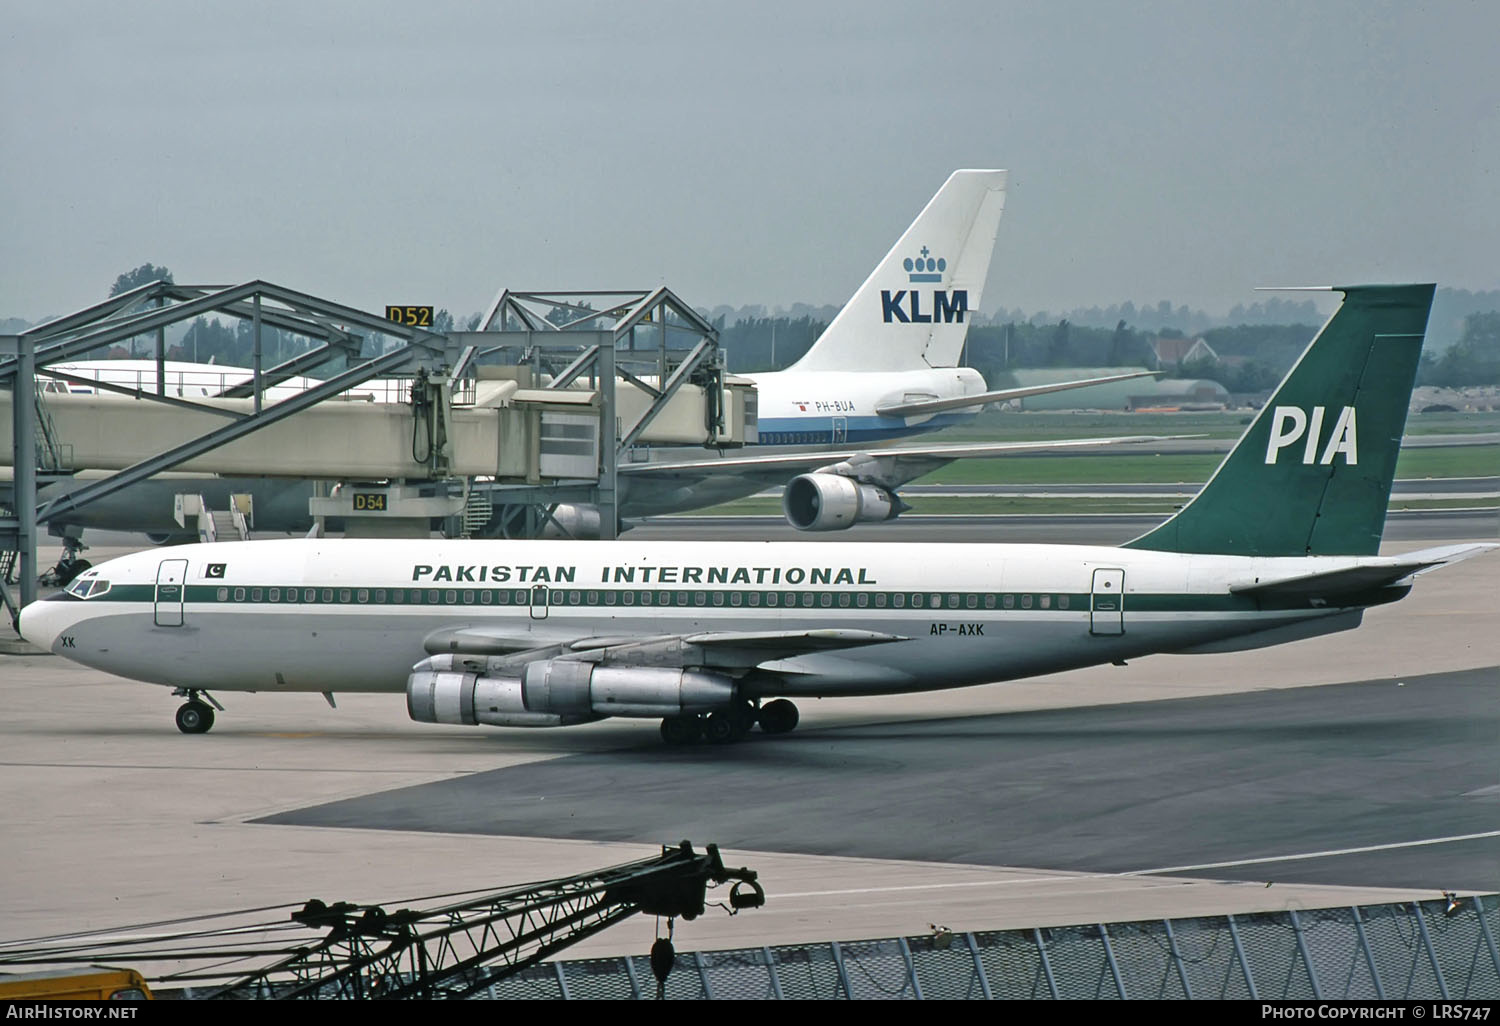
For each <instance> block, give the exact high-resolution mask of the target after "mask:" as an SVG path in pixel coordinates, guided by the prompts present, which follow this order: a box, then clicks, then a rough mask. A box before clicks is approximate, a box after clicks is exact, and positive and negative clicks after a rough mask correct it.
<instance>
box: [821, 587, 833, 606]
mask: <svg viewBox="0 0 1500 1026" xmlns="http://www.w3.org/2000/svg"><path fill="white" fill-rule="evenodd" d="M818 605H820V606H822V607H823V608H825V609H826V608H828V607H829V606H831V605H833V596H832V595H830V594H829V593H828V592H826V591H825V592H823V594H821V595H819V596H818Z"/></svg>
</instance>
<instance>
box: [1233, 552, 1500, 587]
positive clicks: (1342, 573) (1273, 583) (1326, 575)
mask: <svg viewBox="0 0 1500 1026" xmlns="http://www.w3.org/2000/svg"><path fill="white" fill-rule="evenodd" d="M1495 548H1500V545H1495V544H1490V543H1486V544H1478V545H1443V546H1440V547H1438V548H1434V549H1422V550H1421V551H1419V552H1411V553H1407V554H1406V555H1403V556H1392V557H1390V558H1388V559H1380V560H1361V561H1360V563H1359V564H1357V565H1355V566H1351V567H1344V568H1342V569H1339V570H1326V571H1323V572H1321V573H1314V574H1297V575H1295V576H1287V577H1280V578H1270V579H1263V578H1257V579H1256V580H1254V581H1250V582H1247V583H1244V584H1236V585H1232V586H1231V587H1230V589H1229V590H1230V591H1232V592H1234V593H1235V594H1236V595H1265V596H1277V597H1281V598H1320V597H1329V596H1335V595H1342V594H1347V593H1349V592H1355V591H1368V590H1371V589H1373V588H1383V587H1385V586H1387V585H1391V584H1396V583H1397V582H1399V581H1402V580H1405V579H1406V578H1408V577H1415V576H1416V575H1418V574H1423V573H1426V572H1428V571H1429V570H1436V569H1437V568H1439V567H1442V566H1446V565H1448V564H1450V563H1457V562H1459V561H1461V560H1465V559H1469V558H1470V557H1473V556H1478V555H1481V554H1483V553H1485V552H1488V551H1490V550H1491V549H1495Z"/></svg>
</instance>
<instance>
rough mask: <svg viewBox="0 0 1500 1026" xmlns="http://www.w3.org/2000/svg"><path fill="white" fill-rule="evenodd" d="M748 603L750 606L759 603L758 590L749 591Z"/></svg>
mask: <svg viewBox="0 0 1500 1026" xmlns="http://www.w3.org/2000/svg"><path fill="white" fill-rule="evenodd" d="M750 604H751V605H752V606H758V605H760V592H758V591H752V592H751V593H750Z"/></svg>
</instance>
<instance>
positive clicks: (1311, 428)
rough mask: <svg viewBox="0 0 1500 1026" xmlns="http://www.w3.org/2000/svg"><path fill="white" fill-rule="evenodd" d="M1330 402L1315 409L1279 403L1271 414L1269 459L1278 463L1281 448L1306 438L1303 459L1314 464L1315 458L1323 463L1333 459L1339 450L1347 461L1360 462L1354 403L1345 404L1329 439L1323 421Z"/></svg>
mask: <svg viewBox="0 0 1500 1026" xmlns="http://www.w3.org/2000/svg"><path fill="white" fill-rule="evenodd" d="M1327 410H1328V408H1327V407H1326V406H1314V407H1313V408H1312V412H1311V413H1310V414H1309V412H1308V411H1306V410H1304V409H1302V408H1301V407H1300V406H1278V407H1276V409H1275V411H1274V412H1273V414H1272V417H1271V440H1270V442H1268V443H1267V444H1266V463H1267V464H1271V463H1275V462H1276V461H1277V460H1278V459H1279V458H1280V457H1281V450H1282V449H1285V448H1287V447H1288V446H1291V445H1295V444H1296V443H1297V442H1298V441H1299V440H1301V441H1302V462H1303V464H1305V465H1307V466H1312V463H1313V459H1314V458H1315V457H1316V459H1317V462H1318V463H1319V464H1321V465H1323V466H1325V467H1326V466H1328V465H1329V464H1331V463H1332V462H1333V458H1334V457H1335V456H1337V455H1338V454H1339V453H1343V454H1344V462H1345V463H1347V464H1348V465H1349V466H1351V467H1352V466H1354V465H1355V464H1356V463H1358V462H1359V431H1358V429H1357V425H1356V424H1355V420H1354V407H1352V406H1345V407H1344V408H1343V410H1342V411H1341V412H1340V413H1339V415H1338V419H1337V420H1335V421H1334V422H1333V427H1332V428H1331V429H1330V430H1329V432H1328V435H1327V439H1326V441H1325V439H1324V436H1323V422H1324V420H1326V419H1327ZM1319 442H1323V448H1322V455H1321V456H1320V455H1318V443H1319Z"/></svg>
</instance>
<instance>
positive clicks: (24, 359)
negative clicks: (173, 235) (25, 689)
mask: <svg viewBox="0 0 1500 1026" xmlns="http://www.w3.org/2000/svg"><path fill="white" fill-rule="evenodd" d="M207 314H223V315H227V316H228V317H231V318H235V319H238V320H240V321H243V322H245V323H247V324H249V325H250V329H251V330H250V338H251V362H252V367H251V377H250V380H249V381H248V382H247V383H246V384H245V385H243V386H241V387H238V388H234V389H230V390H229V393H234V394H233V395H230V394H229V393H225V394H224V395H222V396H220V398H234V397H237V396H240V397H246V398H250V399H252V400H253V402H252V404H251V408H250V409H249V410H240V409H236V408H232V407H230V406H225V405H224V404H218V405H213V404H210V403H206V402H198V401H194V400H193V399H191V398H187V397H185V396H180V395H172V394H170V389H169V388H168V375H167V373H166V328H167V327H169V326H171V325H174V324H178V323H182V322H186V321H191V320H194V319H196V318H198V317H201V316H204V315H207ZM267 329H274V330H275V331H277V332H285V333H287V334H289V335H291V336H294V337H295V338H296V339H298V340H306V342H305V345H306V351H305V352H300V351H299V352H298V353H297V354H296V355H293V356H291V357H290V358H289V359H285V360H283V361H281V362H280V363H277V364H276V365H274V366H272V367H270V368H266V367H265V366H264V362H265V361H264V357H265V352H266V346H265V341H266V339H265V332H266V330H267ZM142 337H146V338H150V339H152V340H153V343H154V348H155V363H156V373H155V375H154V376H153V377H154V384H153V385H152V387H151V388H150V389H146V388H126V387H122V386H119V385H115V384H110V383H106V382H101V381H91V380H85V379H79V378H77V377H75V376H73V375H69V374H67V373H63V372H58V371H51V372H49V373H50V374H51V375H52V377H53V378H54V379H55V380H56V379H61V380H65V381H69V382H79V381H82V383H84V384H87V385H89V386H90V387H91V388H93V389H96V390H99V391H105V392H112V393H118V394H122V395H126V396H130V397H132V398H135V399H139V400H146V401H150V402H153V403H157V404H162V405H165V406H171V407H176V408H180V409H186V410H193V411H198V412H201V413H206V414H209V415H211V416H213V417H215V418H219V419H222V420H224V421H226V423H224V425H223V426H222V427H219V428H216V429H213V430H210V431H208V432H207V433H205V434H202V435H201V436H199V437H196V438H193V439H191V440H189V441H187V442H184V443H182V444H180V445H177V446H174V447H172V448H169V449H167V450H166V451H164V452H160V453H157V454H155V455H152V456H149V457H146V458H144V459H141V460H139V461H138V462H136V463H134V464H133V465H131V466H128V467H125V468H124V469H121V470H118V471H117V472H116V473H114V474H112V475H110V476H109V477H107V478H104V479H103V480H99V481H94V482H91V483H89V484H87V485H85V486H82V487H80V488H77V489H74V490H72V491H69V492H68V493H67V494H65V495H62V496H59V497H57V498H54V499H52V500H50V501H48V502H47V503H45V504H42V505H38V501H37V486H38V474H37V471H38V467H39V466H40V467H41V468H42V469H43V470H44V471H45V472H48V473H49V476H51V477H54V478H55V477H62V476H67V473H68V471H69V469H70V468H69V461H68V459H67V454H66V453H65V452H62V451H55V450H54V448H53V446H52V441H53V440H52V439H51V438H50V436H49V435H48V433H46V432H43V431H40V430H39V427H40V426H41V425H44V424H45V423H46V417H45V414H44V413H41V412H39V411H40V410H41V407H40V406H39V403H38V396H39V392H38V388H37V384H36V372H37V371H39V370H42V369H45V368H47V367H49V366H50V365H52V364H56V363H65V362H67V361H70V360H76V359H79V358H82V357H85V356H87V355H88V354H90V353H92V352H95V351H97V350H101V349H107V348H108V347H110V346H113V345H116V344H119V343H122V342H127V341H128V342H130V343H131V344H132V346H133V345H134V340H136V339H139V338H142ZM279 337H280V336H278V338H279ZM295 348H297V349H299V350H301V349H302V348H304V343H302V342H300V341H299V342H298V344H297V345H296V346H295ZM458 356H459V352H458V350H457V348H456V347H455V345H454V344H453V343H452V342H451V341H450V340H449V339H447V338H446V337H445V336H443V335H439V334H435V333H432V332H428V331H423V330H420V329H418V328H413V327H409V326H406V325H403V324H398V323H395V322H393V321H388V320H386V319H384V318H382V317H379V316H377V315H375V314H370V313H366V312H364V311H361V310H356V309H354V308H352V307H347V306H342V305H340V304H337V303H331V302H328V301H326V300H322V299H319V298H317V297H314V296H310V295H307V294H305V293H300V292H296V291H294V290H292V289H287V288H283V287H281V286H277V285H273V284H271V283H269V282H264V281H251V282H246V283H245V284H243V285H235V286H227V287H226V286H212V285H177V284H174V283H172V282H162V281H158V282H153V283H150V284H147V285H142V286H140V287H138V288H135V289H131V290H129V291H127V292H123V293H121V294H120V295H117V296H112V297H111V298H109V299H108V300H106V301H105V302H103V303H99V304H96V305H95V306H92V307H89V308H87V309H85V310H81V311H78V312H77V313H74V314H70V315H68V316H65V317H61V318H58V319H56V320H53V321H50V322H48V323H46V324H41V325H38V326H37V327H35V328H31V329H29V330H28V331H25V332H23V333H21V334H20V335H12V336H4V337H0V390H9V391H10V392H11V399H12V402H11V408H12V417H11V420H12V423H11V425H10V427H11V429H12V430H11V445H12V451H11V466H13V467H14V468H15V481H14V488H13V500H12V502H11V504H10V505H11V506H12V509H11V510H10V511H9V512H6V511H4V510H0V551H11V552H15V553H17V554H18V555H19V568H20V576H19V591H20V595H19V605H26V604H27V603H29V602H31V601H32V600H34V599H35V597H36V588H37V584H36V581H37V577H38V573H37V571H38V567H37V565H36V548H37V541H38V539H37V532H38V529H39V526H40V525H41V524H45V523H47V522H48V521H49V520H52V519H54V518H57V517H60V516H62V515H63V514H65V513H67V512H68V511H70V510H73V509H76V508H78V507H80V506H83V505H86V504H87V503H89V502H92V501H94V500H96V499H99V498H103V497H104V496H107V495H111V494H114V493H115V492H117V491H119V490H120V489H122V488H127V487H129V486H130V485H133V484H136V483H137V482H140V481H144V480H145V479H147V478H149V477H151V476H153V475H155V474H159V473H161V472H163V471H166V470H170V469H172V468H173V467H177V466H179V465H181V464H183V463H185V462H187V461H188V460H191V459H194V458H195V457H199V456H202V455H203V454H205V453H208V452H212V451H213V450H215V449H217V448H219V447H220V446H223V445H225V444H227V443H229V442H232V441H234V440H236V439H239V438H242V437H244V436H246V435H249V434H251V433H252V432H255V431H258V430H260V429H262V428H264V427H266V426H268V425H270V424H274V423H276V422H278V421H281V420H283V419H285V418H287V417H290V416H292V415H294V414H296V413H299V412H301V411H303V410H306V409H308V408H309V407H311V406H313V405H315V404H317V403H319V402H321V401H323V400H324V399H329V398H332V397H334V396H336V395H338V394H340V393H341V392H344V391H345V390H347V389H349V388H351V387H354V386H356V385H359V384H360V383H362V382H364V381H366V380H368V379H370V378H373V377H376V376H378V375H383V374H385V375H388V374H395V373H398V372H401V371H407V372H411V371H416V372H417V373H418V374H419V375H422V374H426V373H431V374H434V375H438V376H442V377H446V374H447V371H448V369H449V368H451V367H452V366H453V365H454V364H455V363H456V362H457V359H458ZM335 359H336V360H338V361H339V362H340V363H341V364H342V369H341V370H339V371H338V372H337V373H335V374H333V375H331V376H329V377H327V378H326V379H324V380H323V381H321V382H319V383H316V384H314V385H313V386H312V387H309V388H306V389H303V390H299V391H297V392H296V394H294V395H292V396H291V397H289V398H286V399H282V400H280V401H278V402H275V403H270V402H268V401H267V399H266V395H267V392H268V390H269V389H270V388H272V387H273V386H274V385H276V384H279V383H281V382H284V381H286V380H288V379H289V378H291V377H293V376H294V375H297V374H300V373H303V372H305V371H308V370H312V369H314V368H317V367H319V366H322V365H324V364H326V363H328V362H329V361H332V360H335ZM44 441H45V442H47V443H48V444H46V445H42V443H43V442H44ZM39 446H40V448H39ZM444 455H445V454H444V453H443V452H442V451H441V450H437V449H435V451H434V453H433V458H432V460H431V463H432V470H433V471H434V476H440V475H441V473H442V472H443V471H444V467H443V466H442V460H443V458H444ZM65 541H66V539H65ZM0 600H3V601H4V603H5V605H6V606H7V607H8V608H9V611H10V612H11V614H12V616H14V615H15V613H16V607H17V603H16V602H15V601H14V600H13V598H12V597H11V596H10V594H9V592H8V590H7V589H5V588H4V587H3V586H0Z"/></svg>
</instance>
